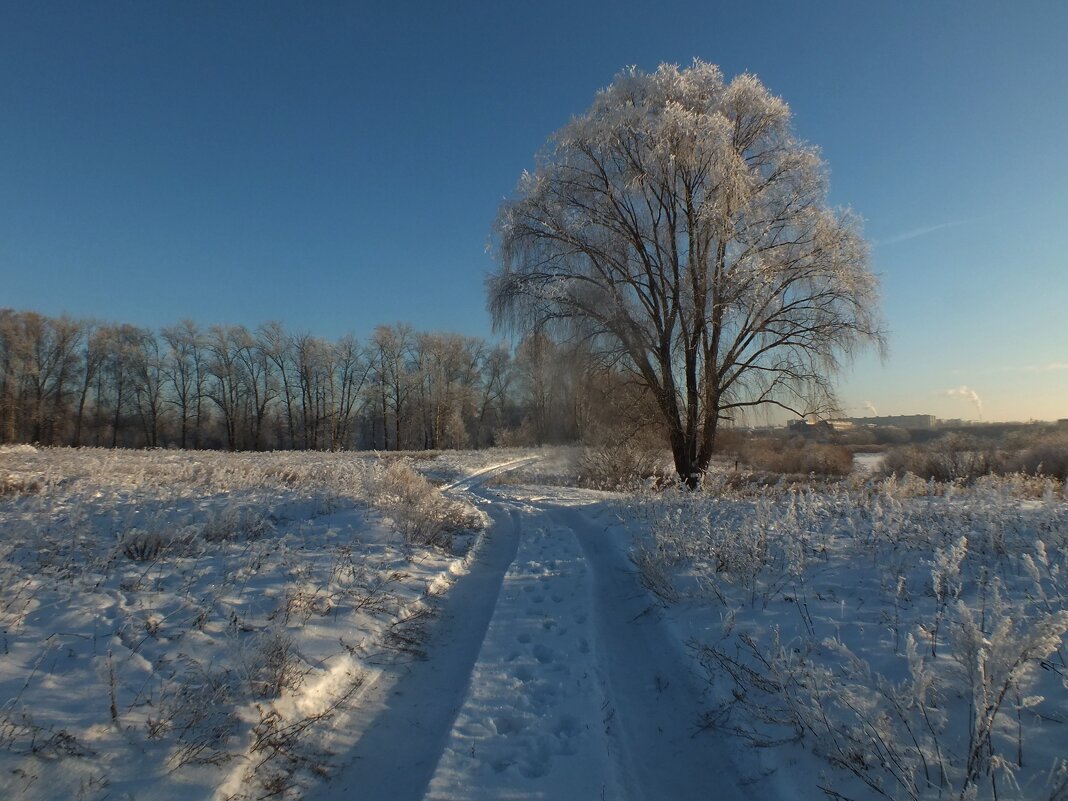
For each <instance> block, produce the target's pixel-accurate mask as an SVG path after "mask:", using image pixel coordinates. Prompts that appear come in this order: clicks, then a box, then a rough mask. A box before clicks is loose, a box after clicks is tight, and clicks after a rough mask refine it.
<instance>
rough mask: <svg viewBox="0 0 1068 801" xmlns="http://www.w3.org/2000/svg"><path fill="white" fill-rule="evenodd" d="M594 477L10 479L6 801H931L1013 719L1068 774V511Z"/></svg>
mask: <svg viewBox="0 0 1068 801" xmlns="http://www.w3.org/2000/svg"><path fill="white" fill-rule="evenodd" d="M573 463H574V453H573V452H570V451H541V452H530V451H522V450H517V449H514V450H506V451H492V452H481V453H477V454H457V453H440V454H436V453H435V454H421V455H414V454H413V455H395V454H389V455H374V454H369V455H354V454H300V453H297V454H259V455H251V454H249V455H226V454H199V453H198V454H187V453H180V452H177V453H175V452H163V451H155V452H147V453H144V452H142V453H134V452H110V451H97V450H92V449H86V450H80V451H69V450H49V449H41V450H39V451H38V450H34V449H17V450H15V449H7V450H4V451H3V452H2V453H0V492H3V493H4V494H3V495H0V526H2V527H3V537H2V539H0V574H2V579H3V586H4V589H5V592H4V597H3V599H2V601H0V616H2V622H3V634H2V641H0V797H4V798H19V799H51V798H56V799H58V798H64V799H65V798H73V797H81V798H86V799H103V798H122V799H149V798H150V799H172V798H173V799H177V798H193V799H196V798H204V799H208V798H212V799H220V800H221V799H223V798H235V799H239V798H251V797H278V798H307V799H317V801H341V800H342V799H349V798H354V797H359V798H361V799H370V800H371V801H378V800H379V799H381V801H387V800H388V801H405V800H406V799H410V800H411V801H418V799H434V800H435V801H447V800H450V799H473V801H482V800H483V799H506V798H507V799H571V798H574V799H587V798H589V799H620V800H621V801H638V799H672V800H673V801H674V800H676V799H678V800H680V801H686V800H687V799H704V798H708V797H716V798H723V799H728V800H729V799H735V798H737V799H741V798H816V797H821V796H822V795H823V794H824V793H823V790H821V789H820V788H827V789H828V790H830V791H833V792H836V793H841V794H842V795H843V796H846V797H850V798H856V799H870V798H875V797H880V796H881V794H882V793H883V792H886V793H888V794H889V795H891V796H892V797H909V796H910V794H914V795H915V796H916V797H932V798H933V797H937V796H938V794H939V791H940V790H939V787H938V786H937V785H938V784H939V783H943V784H944V785H945V786H944V787H942V788H941V792H943V793H948V792H950V791H952V795H954V796H957V795H959V794H960V792H961V790H962V788H964V786H965V783H966V782H965V776H964V768H963V767H962V765H963V762H964V761H965V760H966V757H967V756H968V754H969V753H970V751H969V749H970V745H969V732H971V733H972V736H973V738H974V736H975V735H976V732H977V731H978V732H979V734H980V735H981V734H983V731H982V726H983V725H985V726H987V729H986V731H988V732H989V737H990V740H989V742H990V745H991V748H990V749H989V750H988V751H987V752H983V753H980V755H979V756H980V759H984V758H985V759H986V760H987V762H988V763H989V764H990V766H991V767H990V768H989V771H990V772H993V773H994V774H995V776H994V778H995V780H996V782H997V789H998V797H999V798H1002V799H1004V798H1048V797H1051V796H1052V794H1053V793H1054V791H1055V790H1056V786H1057V782H1059V781H1062V780H1063V776H1062V775H1061V774H1059V773H1058V772H1057V771H1058V764H1059V763H1058V762H1057V760H1058V759H1061V758H1063V757H1064V756H1065V754H1066V751H1065V749H1064V748H1063V746H1062V743H1063V742H1064V734H1063V727H1064V726H1065V725H1066V724H1068V680H1066V679H1065V675H1066V673H1068V670H1066V668H1065V663H1064V659H1063V654H1064V653H1065V652H1064V640H1063V634H1064V632H1063V630H1062V629H1061V628H1059V626H1060V622H1059V621H1061V617H1059V616H1063V621H1064V624H1065V626H1066V627H1068V613H1065V611H1064V610H1065V608H1066V592H1065V583H1064V582H1065V571H1066V567H1068V561H1066V560H1068V503H1066V499H1065V495H1064V489H1063V487H1061V486H1059V485H1054V484H1051V483H1043V482H1042V481H1040V480H1035V479H1024V478H1008V479H990V480H984V481H982V482H979V483H978V484H977V485H975V486H971V487H957V486H945V485H935V484H924V483H923V482H918V481H912V480H906V481H901V482H898V481H895V480H879V479H870V478H868V477H867V476H855V477H853V478H851V479H849V480H847V481H844V482H842V483H840V484H820V485H819V486H818V487H815V486H813V487H806V486H792V485H786V484H781V485H778V486H772V487H761V488H746V487H742V488H733V489H732V488H729V487H728V485H727V483H726V482H723V483H721V484H716V483H715V482H712V483H713V485H712V486H710V487H708V488H706V490H705V491H704V492H699V493H686V492H679V493H676V492H672V491H667V492H652V491H645V492H641V493H633V494H621V493H608V492H601V491H594V490H587V489H581V488H578V487H574V486H567V487H565V486H561V485H560V481H561V480H562V481H563V482H565V483H569V484H573V483H574V476H566V475H565V474H566V472H567V466H568V465H569V464H573ZM415 471H418V472H419V473H421V474H422V475H425V476H427V477H428V478H430V479H431V480H432V481H434V482H436V483H438V484H439V485H440V488H439V489H437V490H435V489H433V488H431V487H429V485H427V484H426V482H425V481H423V479H421V478H420V477H419V476H418V475H417V474H416V472H415ZM539 479H540V480H550V479H551V480H554V481H555V482H556V483H554V484H553V485H545V484H542V485H537V484H531V483H528V482H530V481H533V480H539ZM479 521H484V523H485V525H484V527H482V528H476V529H475V530H470V531H466V532H465V531H464V530H462V527H463V526H476V527H477V526H478V525H479ZM1014 660H1015V661H1014ZM975 665H979V666H982V667H983V671H981V672H980V673H981V675H980V674H976V672H975V670H972V669H971V668H970V667H969V666H975ZM751 670H752V671H755V672H748V671H751ZM1014 671H1015V672H1014ZM1003 681H1007V682H1008V686H1009V690H1010V692H1009V696H1011V697H1010V700H1009V702H1007V704H1006V705H1005V706H1004V708H1001V709H999V710H998V711H997V712H995V713H994V714H993V715H988V716H987V717H986V718H984V717H983V716H981V715H980V716H975V715H969V709H980V710H981V709H983V708H985V705H988V703H989V701H990V699H991V698H993V697H994V695H993V693H994V691H996V690H997V689H998V687H999V686H1001V685H1000V684H999V682H1003ZM921 710H922V712H923V715H926V716H927V718H928V719H929V723H923V722H922V721H921V719H920V718H918V717H917V716H919V715H920V713H921ZM821 716H822V718H821ZM987 718H989V720H987ZM984 720H986V721H987V722H986V723H984ZM975 721H978V723H975ZM976 726H979V728H978V729H977V728H976ZM910 731H911V732H912V735H911V739H910V736H909V732H910ZM872 732H879V733H880V734H881V736H884V737H887V738H890V741H891V742H890V744H889V745H880V743H879V741H878V739H877V738H873V736H872ZM895 738H896V739H895ZM1017 746H1019V747H1020V748H1021V749H1022V756H1023V760H1022V762H1023V766H1022V767H1021V766H1018V765H1016V762H1017V753H1016V749H1017ZM880 749H883V750H882V751H880ZM984 754H985V756H984ZM992 757H997V758H998V759H992ZM999 760H1001V761H999ZM887 764H890V765H892V766H896V767H892V769H888V768H887ZM939 770H944V771H945V773H946V779H945V780H944V782H942V781H941V780H940V779H939V778H938V771H939ZM925 771H926V772H925ZM1010 774H1011V775H1010ZM931 776H934V777H936V778H935V779H934V780H933V781H932V779H931ZM1014 781H1015V782H1017V783H1018V786H1019V789H1015V785H1014V784H1013V782H1014ZM974 789H975V790H976V791H977V793H978V797H979V798H986V797H990V795H991V793H992V783H991V777H990V775H989V773H987V774H984V776H983V779H982V786H981V787H976V788H974Z"/></svg>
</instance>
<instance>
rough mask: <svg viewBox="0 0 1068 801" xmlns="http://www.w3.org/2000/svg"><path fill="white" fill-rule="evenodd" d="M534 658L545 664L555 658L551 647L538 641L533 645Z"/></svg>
mask: <svg viewBox="0 0 1068 801" xmlns="http://www.w3.org/2000/svg"><path fill="white" fill-rule="evenodd" d="M534 658H535V659H537V660H538V661H539V662H541V663H542V664H543V665H547V664H549V663H550V662H552V661H553V659H555V658H556V656H555V654H553V650H552V648H549V647H548V646H546V645H542V644H541V643H540V642H539V643H538V644H537V645H535V646H534Z"/></svg>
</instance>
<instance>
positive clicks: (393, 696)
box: [309, 505, 522, 801]
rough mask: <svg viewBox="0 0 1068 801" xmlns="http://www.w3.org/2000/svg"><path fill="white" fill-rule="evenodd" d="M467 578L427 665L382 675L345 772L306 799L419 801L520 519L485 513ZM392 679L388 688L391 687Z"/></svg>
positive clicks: (440, 625)
mask: <svg viewBox="0 0 1068 801" xmlns="http://www.w3.org/2000/svg"><path fill="white" fill-rule="evenodd" d="M490 515H491V518H492V519H493V524H492V525H491V526H490V528H489V529H488V530H487V531H486V532H485V533H484V534H483V536H482V538H481V540H480V542H479V545H478V546H477V548H476V551H475V553H474V555H473V558H472V560H471V565H470V568H469V572H468V574H467V575H465V576H462V577H461V578H460V579H459V580H458V581H457V582H456V583H455V584H454V585H453V586H452V587H451V588H450V589H449V590H448V592H447V593H446V595H445V597H444V599H443V601H442V604H441V607H440V615H439V617H438V619H437V620H436V621H435V622H434V626H433V633H432V635H431V638H430V640H429V642H428V643H427V645H426V652H427V659H426V660H425V661H420V662H414V663H412V664H410V665H405V666H402V667H399V668H387V672H393V673H394V674H395V675H394V676H392V677H389V678H387V677H383V678H386V679H387V680H385V681H383V680H381V679H380V680H379V681H377V682H376V685H375V687H374V688H373V689H372V691H371V692H369V693H368V695H367V696H365V697H364V699H362V702H361V704H360V712H359V715H360V717H361V718H366V719H367V721H368V722H367V723H366V725H365V726H364V727H363V728H362V730H361V731H360V732H359V733H358V735H357V739H356V740H355V742H354V744H353V746H352V748H351V749H350V750H349V751H348V752H347V753H346V754H345V757H344V759H345V763H346V764H345V766H344V767H343V768H342V769H341V770H340V771H339V772H338V773H337V774H336V775H335V776H334V778H333V779H332V780H331V781H330V782H328V783H327V784H325V785H323V786H322V787H321V788H319V792H317V793H313V794H311V795H309V797H310V798H315V799H319V800H320V801H342V800H343V799H344V801H349V800H350V799H360V801H419V799H422V798H423V796H424V794H425V791H426V787H427V784H428V783H429V781H430V777H431V775H432V774H433V772H434V768H435V767H436V765H437V762H438V759H439V757H440V755H441V752H442V749H443V748H444V745H445V742H446V741H447V738H448V735H449V732H450V729H451V727H452V725H453V721H454V719H455V717H456V713H457V710H458V709H459V708H460V706H461V704H462V702H463V699H464V693H465V691H466V689H467V682H468V677H469V676H470V674H471V671H472V668H473V666H474V664H475V661H476V659H477V658H478V654H479V651H480V649H481V646H482V640H483V637H484V636H485V633H486V629H487V627H488V626H489V621H490V618H491V617H492V615H493V611H494V607H495V605H496V602H497V595H498V593H499V592H500V588H501V581H502V579H503V577H504V573H505V571H506V570H507V568H508V565H509V564H511V562H512V560H513V559H514V558H515V553H516V547H517V544H518V542H519V538H520V528H521V525H522V524H521V517H520V515H519V513H518V512H517V511H516V510H515V509H514V508H512V507H509V506H505V505H497V506H495V507H493V508H491V509H490ZM390 678H391V679H392V680H390Z"/></svg>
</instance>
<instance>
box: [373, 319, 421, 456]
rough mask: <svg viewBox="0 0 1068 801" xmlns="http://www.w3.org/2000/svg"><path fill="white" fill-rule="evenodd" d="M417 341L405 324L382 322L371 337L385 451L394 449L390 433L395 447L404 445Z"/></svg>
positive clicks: (409, 327) (396, 448)
mask: <svg viewBox="0 0 1068 801" xmlns="http://www.w3.org/2000/svg"><path fill="white" fill-rule="evenodd" d="M413 344H414V332H413V331H412V328H411V326H409V325H406V324H404V323H398V324H397V325H380V326H378V327H377V328H376V329H375V330H374V334H372V336H371V359H372V363H373V365H374V366H373V368H372V375H373V376H374V385H375V389H376V390H377V391H376V393H375V394H376V395H377V398H376V400H377V401H378V404H377V405H378V408H379V410H380V411H381V414H382V450H387V451H388V450H390V433H392V434H393V441H392V445H393V450H399V449H400V448H402V447H403V443H404V437H403V434H404V433H405V432H406V431H407V429H406V423H407V419H406V418H407V415H408V411H409V409H408V404H409V398H410V395H411V392H412V383H413V382H412V364H411V362H412V346H413ZM391 428H392V432H391V431H390V429H391Z"/></svg>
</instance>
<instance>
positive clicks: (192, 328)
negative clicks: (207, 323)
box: [162, 320, 205, 449]
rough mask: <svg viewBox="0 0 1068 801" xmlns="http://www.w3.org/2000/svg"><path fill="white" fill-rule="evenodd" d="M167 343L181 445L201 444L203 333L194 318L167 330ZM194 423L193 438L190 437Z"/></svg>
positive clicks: (170, 399) (170, 400) (168, 374)
mask: <svg viewBox="0 0 1068 801" xmlns="http://www.w3.org/2000/svg"><path fill="white" fill-rule="evenodd" d="M162 333H163V341H164V342H166V343H167V348H168V350H167V360H166V377H167V381H168V384H169V387H170V392H169V394H168V396H167V402H168V403H170V404H171V405H173V406H174V407H175V408H176V409H177V410H178V419H179V441H178V442H179V445H180V446H181V447H182V448H183V449H184V448H187V447H189V445H190V444H192V445H193V447H194V448H195V447H198V446H199V444H200V427H201V423H202V416H203V415H202V410H201V404H202V402H203V399H204V379H205V370H204V354H203V349H204V342H203V335H202V334H201V333H200V330H199V329H198V328H197V325H196V323H194V322H193V321H192V320H183V321H182V322H181V323H179V324H178V325H175V326H169V327H167V328H164V329H163V332H162ZM190 423H192V438H191V439H190V436H189V435H190V430H189V429H190Z"/></svg>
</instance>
